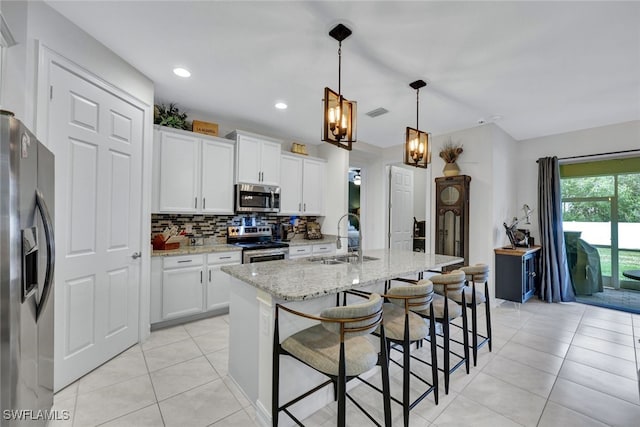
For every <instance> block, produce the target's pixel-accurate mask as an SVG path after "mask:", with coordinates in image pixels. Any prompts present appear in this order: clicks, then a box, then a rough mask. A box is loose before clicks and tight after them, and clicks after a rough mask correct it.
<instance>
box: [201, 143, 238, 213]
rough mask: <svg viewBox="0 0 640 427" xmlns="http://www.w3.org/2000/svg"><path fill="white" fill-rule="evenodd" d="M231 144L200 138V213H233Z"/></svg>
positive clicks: (232, 149) (232, 148)
mask: <svg viewBox="0 0 640 427" xmlns="http://www.w3.org/2000/svg"><path fill="white" fill-rule="evenodd" d="M233 151H234V147H233V145H232V144H228V143H226V142H219V141H210V140H205V139H203V140H202V192H201V194H202V213H211V214H228V213H233V155H234V154H233Z"/></svg>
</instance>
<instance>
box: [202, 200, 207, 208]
mask: <svg viewBox="0 0 640 427" xmlns="http://www.w3.org/2000/svg"><path fill="white" fill-rule="evenodd" d="M206 206H207V199H205V198H204V197H203V198H202V209H205V208H206Z"/></svg>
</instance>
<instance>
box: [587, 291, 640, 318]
mask: <svg viewBox="0 0 640 427" xmlns="http://www.w3.org/2000/svg"><path fill="white" fill-rule="evenodd" d="M576 300H577V301H578V302H582V303H584V304H591V305H597V306H600V307H606V308H613V309H617V310H624V311H628V312H630V313H640V291H637V290H634V289H624V288H621V289H613V288H607V287H605V288H604V289H603V292H596V293H594V294H593V295H576Z"/></svg>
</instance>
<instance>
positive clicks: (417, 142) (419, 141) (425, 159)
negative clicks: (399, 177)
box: [404, 80, 431, 169]
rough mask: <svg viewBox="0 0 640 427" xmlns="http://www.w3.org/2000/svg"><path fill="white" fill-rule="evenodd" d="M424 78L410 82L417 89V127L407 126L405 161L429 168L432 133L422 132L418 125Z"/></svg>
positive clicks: (424, 84)
mask: <svg viewBox="0 0 640 427" xmlns="http://www.w3.org/2000/svg"><path fill="white" fill-rule="evenodd" d="M426 85H427V83H425V81H424V80H416V81H415V82H413V83H409V86H411V87H412V88H413V89H415V90H416V127H415V129H414V128H411V127H408V126H407V132H406V140H405V143H404V163H405V164H407V165H411V166H415V167H417V168H425V169H426V168H427V166H428V165H429V163H431V141H430V134H428V133H427V132H422V131H421V130H419V127H418V118H419V106H420V88H422V87H425V86H426Z"/></svg>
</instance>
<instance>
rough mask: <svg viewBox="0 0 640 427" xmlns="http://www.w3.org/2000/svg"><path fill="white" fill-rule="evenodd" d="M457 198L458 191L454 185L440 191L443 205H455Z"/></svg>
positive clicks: (458, 196) (458, 197)
mask: <svg viewBox="0 0 640 427" xmlns="http://www.w3.org/2000/svg"><path fill="white" fill-rule="evenodd" d="M458 199H460V191H459V190H458V188H457V187H455V186H451V187H447V188H445V189H443V190H442V192H441V193H440V201H441V202H442V203H443V204H445V205H455V204H456V203H458Z"/></svg>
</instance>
